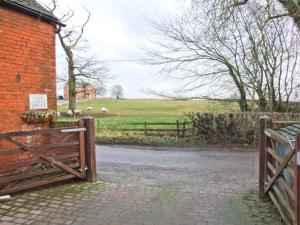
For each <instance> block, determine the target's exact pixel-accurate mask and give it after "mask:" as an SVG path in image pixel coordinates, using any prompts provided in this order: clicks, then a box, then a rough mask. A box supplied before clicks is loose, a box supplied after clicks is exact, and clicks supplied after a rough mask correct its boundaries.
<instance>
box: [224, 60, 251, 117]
mask: <svg viewBox="0 0 300 225" xmlns="http://www.w3.org/2000/svg"><path fill="white" fill-rule="evenodd" d="M227 67H228V69H229V73H230V76H231V77H232V79H233V81H234V83H235V85H236V87H237V89H238V90H239V93H240V101H239V105H240V110H241V112H247V111H249V110H250V109H249V105H248V102H247V94H246V91H245V88H244V86H243V84H242V83H241V82H240V81H239V79H238V77H237V76H236V74H235V73H234V71H233V69H232V67H231V66H230V65H227Z"/></svg>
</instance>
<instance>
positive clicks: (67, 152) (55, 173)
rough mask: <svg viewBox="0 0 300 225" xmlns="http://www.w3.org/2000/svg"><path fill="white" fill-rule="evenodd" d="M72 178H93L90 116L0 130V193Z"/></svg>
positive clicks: (92, 126)
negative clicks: (27, 128) (32, 127)
mask: <svg viewBox="0 0 300 225" xmlns="http://www.w3.org/2000/svg"><path fill="white" fill-rule="evenodd" d="M74 178H76V179H82V180H88V181H90V182H93V181H96V156H95V131H94V119H93V118H85V119H83V120H80V121H78V122H76V123H74V122H73V123H55V124H52V128H49V129H42V130H33V131H18V132H7V133H0V195H4V194H11V193H15V192H19V191H23V190H26V189H31V188H35V187H39V186H42V185H47V184H51V183H56V182H60V181H65V180H69V179H74Z"/></svg>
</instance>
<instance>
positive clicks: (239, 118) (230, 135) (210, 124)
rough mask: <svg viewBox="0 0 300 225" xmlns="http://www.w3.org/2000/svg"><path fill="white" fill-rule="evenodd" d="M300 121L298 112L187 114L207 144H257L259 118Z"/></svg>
mask: <svg viewBox="0 0 300 225" xmlns="http://www.w3.org/2000/svg"><path fill="white" fill-rule="evenodd" d="M265 115H267V116H269V117H270V118H272V119H273V120H279V121H300V113H257V112H249V113H191V114H188V115H187V116H188V117H189V118H190V119H191V120H192V122H193V124H194V126H195V127H196V128H197V133H198V135H199V136H201V137H202V138H205V139H206V140H207V142H208V143H209V144H239V145H240V144H244V145H250V146H257V145H258V132H259V118H260V117H262V116H265Z"/></svg>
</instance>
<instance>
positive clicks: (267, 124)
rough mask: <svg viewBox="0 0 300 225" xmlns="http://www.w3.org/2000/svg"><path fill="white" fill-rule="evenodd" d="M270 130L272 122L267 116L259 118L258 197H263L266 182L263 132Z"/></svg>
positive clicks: (264, 136)
mask: <svg viewBox="0 0 300 225" xmlns="http://www.w3.org/2000/svg"><path fill="white" fill-rule="evenodd" d="M268 128H272V120H271V118H269V117H268V116H262V117H260V118H259V197H260V198H264V197H265V181H266V150H267V148H266V143H267V138H266V135H265V130H266V129H268Z"/></svg>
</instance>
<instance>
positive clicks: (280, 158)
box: [259, 117, 300, 225]
mask: <svg viewBox="0 0 300 225" xmlns="http://www.w3.org/2000/svg"><path fill="white" fill-rule="evenodd" d="M259 171H260V173H259V192H260V197H261V198H264V197H266V196H269V198H270V199H271V200H272V201H273V203H274V205H275V206H276V208H277V209H278V211H279V213H280V215H281V216H282V218H283V220H284V222H285V223H286V224H291V225H300V123H298V124H297V123H295V122H272V120H271V119H270V118H267V117H263V118H261V119H260V164H259Z"/></svg>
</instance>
